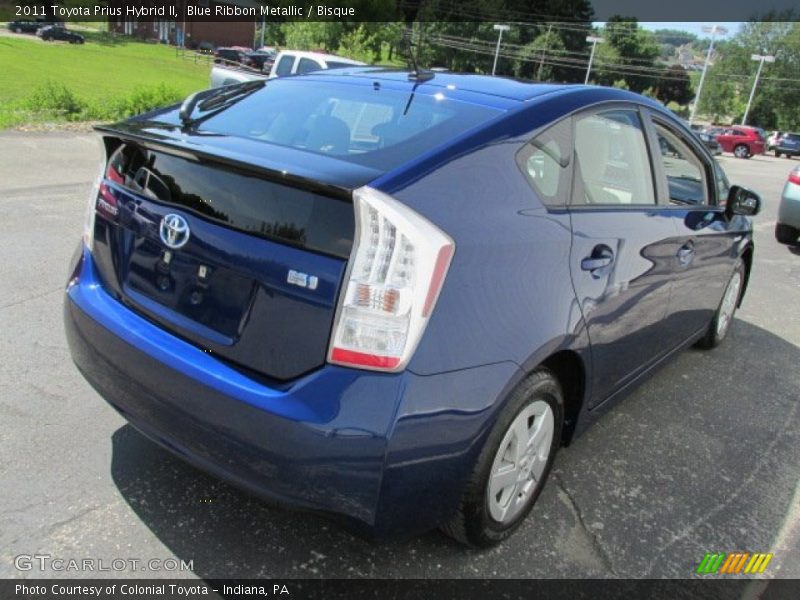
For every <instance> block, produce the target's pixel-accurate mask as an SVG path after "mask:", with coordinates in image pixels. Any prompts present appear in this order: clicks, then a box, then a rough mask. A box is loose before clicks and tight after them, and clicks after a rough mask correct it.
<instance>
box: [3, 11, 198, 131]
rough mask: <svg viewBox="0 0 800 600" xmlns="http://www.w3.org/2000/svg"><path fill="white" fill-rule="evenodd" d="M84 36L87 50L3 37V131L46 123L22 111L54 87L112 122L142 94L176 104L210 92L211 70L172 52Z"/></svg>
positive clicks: (94, 35) (160, 47)
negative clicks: (114, 110)
mask: <svg viewBox="0 0 800 600" xmlns="http://www.w3.org/2000/svg"><path fill="white" fill-rule="evenodd" d="M0 26H2V25H0ZM81 33H82V34H84V35H85V36H86V43H85V44H83V45H77V44H76V45H70V44H66V43H63V42H56V43H53V42H41V41H39V40H38V39H33V37H31V39H26V38H18V37H10V36H0V128H4V127H8V126H10V125H13V124H18V123H21V122H26V121H27V122H30V121H36V120H41V119H42V118H44V115H43V114H41V113H36V111H35V108H36V107H35V106H34V110H33V111H30V110H28V112H27V114H22V112H21V111H22V109H30V108H31V98H32V96H35V95H36V91H37V90H39V92H40V93H39V94H38V95H39V96H41V95H42V89H43V86H47V85H48V84H50V85H52V84H57V85H63V86H64V87H66V88H67V90H69V92H71V93H72V94H73V95H74V97H75V98H77V99H78V100H79V101H80V102H81V103H85V104H86V105H87V106H89V107H90V108H91V110H89V111H88V112H87V113H86V114H88V115H90V116H91V114H92V111H94V114H97V115H99V116H100V118H107V117H109V116H111V115H110V114H108V110H107V107H109V106H113V105H115V103H117V104H118V103H119V102H122V101H124V100H125V99H126V98H129V97H131V95H133V94H136V92H137V91H138V92H139V93H140V95H141V93H142V92H147V91H148V90H149V91H151V92H152V90H156V89H158V90H160V96H162V97H166V100H167V101H173V96H174V100H177V99H179V98H181V97H183V96H185V95H187V94H189V93H190V92H193V91H197V90H200V89H204V88H206V87H208V81H209V71H210V66H209V65H208V64H207V63H202V64H200V63H198V64H195V63H194V62H192V61H189V60H184V59H182V58H180V57H176V55H175V48H173V47H171V46H165V45H159V44H147V43H142V42H135V41H132V40H129V39H127V38H121V37H117V38H112V37H111V36H109V35H108V34H107V33H103V32H91V31H82V32H81ZM151 95H154V94H152V93H151ZM103 107H106V109H105V113H104V109H103ZM49 119H50V120H52V113H51V115H50V116H49Z"/></svg>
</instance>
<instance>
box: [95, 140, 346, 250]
mask: <svg viewBox="0 0 800 600" xmlns="http://www.w3.org/2000/svg"><path fill="white" fill-rule="evenodd" d="M106 177H107V178H108V179H109V180H111V181H113V182H115V183H116V184H117V185H120V186H122V187H125V188H127V189H129V190H132V191H134V192H136V193H137V194H140V195H142V196H145V197H147V198H149V199H151V200H155V201H157V202H159V203H161V204H166V205H171V206H176V207H179V208H181V209H184V210H187V211H190V212H193V213H196V214H197V215H199V216H202V217H205V218H206V219H208V220H210V221H214V222H216V223H220V224H222V225H225V226H227V227H230V228H232V229H236V230H238V231H242V232H244V233H248V234H251V235H255V236H258V237H264V238H268V239H274V240H278V241H281V242H285V243H288V244H290V245H293V246H298V247H301V248H306V249H308V250H314V251H316V252H322V253H325V254H331V255H333V256H339V257H342V258H346V257H348V256H349V254H350V247H351V246H352V242H353V232H354V229H355V222H354V218H353V206H352V205H351V204H350V203H348V202H344V201H342V200H338V199H335V198H329V197H326V196H321V195H319V194H315V193H312V192H309V191H306V190H301V189H296V188H292V187H287V186H284V185H281V184H279V183H275V182H272V181H267V180H265V179H261V178H259V177H256V176H255V175H250V174H248V173H242V172H239V171H236V170H233V169H230V168H227V167H224V166H222V165H217V164H209V163H204V162H195V161H190V160H187V159H185V158H180V157H177V156H171V155H169V154H165V153H162V152H156V151H151V150H147V149H144V148H140V147H138V146H136V145H133V144H128V145H123V146H121V147H120V148H119V149H118V150H117V151H116V152H115V153H114V154H113V155H112V157H111V159H110V161H109V169H108V170H107V171H106Z"/></svg>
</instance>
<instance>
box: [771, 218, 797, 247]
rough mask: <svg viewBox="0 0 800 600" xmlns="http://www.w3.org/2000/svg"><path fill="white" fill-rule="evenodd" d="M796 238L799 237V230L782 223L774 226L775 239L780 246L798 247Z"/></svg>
mask: <svg viewBox="0 0 800 600" xmlns="http://www.w3.org/2000/svg"><path fill="white" fill-rule="evenodd" d="M798 237H800V229H797V228H795V227H792V226H791V225H785V224H783V223H777V224H776V225H775V239H776V240H778V241H779V242H780V243H781V244H787V245H789V246H797V245H800V242H798V240H797V238H798Z"/></svg>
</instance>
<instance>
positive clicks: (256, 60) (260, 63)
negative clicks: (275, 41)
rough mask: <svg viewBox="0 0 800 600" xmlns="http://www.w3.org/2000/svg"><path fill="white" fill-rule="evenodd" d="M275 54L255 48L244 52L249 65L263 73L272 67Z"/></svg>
mask: <svg viewBox="0 0 800 600" xmlns="http://www.w3.org/2000/svg"><path fill="white" fill-rule="evenodd" d="M277 55H278V53H277V52H267V51H264V50H255V51H253V52H248V53H247V54H245V56H246V57H247V60H248V61H249V63H248V64H249V66H250V67H252V68H254V69H258V70H259V71H262V72H265V73H269V70H270V69H271V68H272V63H274V62H275V57H276V56H277Z"/></svg>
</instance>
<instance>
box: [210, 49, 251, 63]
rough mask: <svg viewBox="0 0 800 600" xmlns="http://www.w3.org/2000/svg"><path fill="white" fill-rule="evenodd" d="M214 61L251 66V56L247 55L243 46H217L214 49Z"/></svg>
mask: <svg viewBox="0 0 800 600" xmlns="http://www.w3.org/2000/svg"><path fill="white" fill-rule="evenodd" d="M214 62H215V63H220V62H223V63H237V64H240V65H244V66H250V58H249V57H248V56H247V51H246V50H242V49H241V48H217V49H216V50H214Z"/></svg>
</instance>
